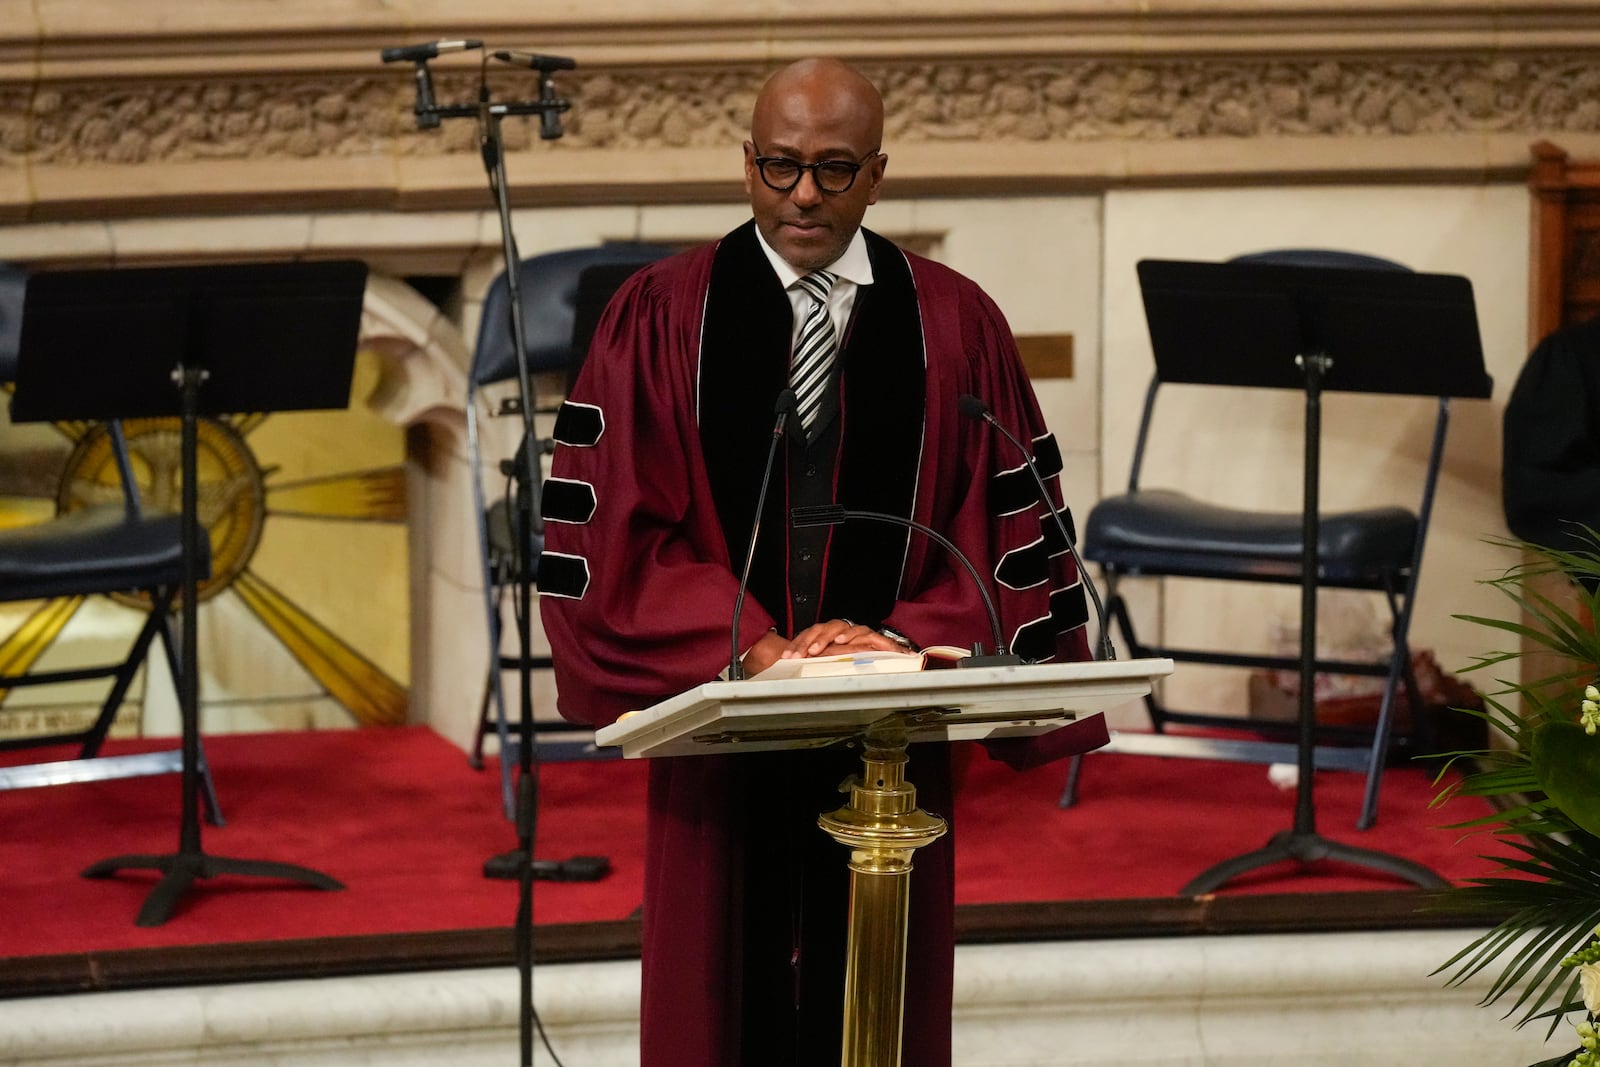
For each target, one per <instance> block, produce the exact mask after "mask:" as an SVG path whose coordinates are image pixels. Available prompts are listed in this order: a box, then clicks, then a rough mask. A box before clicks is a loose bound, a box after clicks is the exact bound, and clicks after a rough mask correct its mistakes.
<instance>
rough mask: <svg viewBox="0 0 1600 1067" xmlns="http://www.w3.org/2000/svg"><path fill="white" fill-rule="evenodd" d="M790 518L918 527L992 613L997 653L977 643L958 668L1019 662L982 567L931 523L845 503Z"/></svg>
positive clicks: (798, 512) (803, 521)
mask: <svg viewBox="0 0 1600 1067" xmlns="http://www.w3.org/2000/svg"><path fill="white" fill-rule="evenodd" d="M789 518H790V521H792V522H793V523H794V524H795V526H797V527H805V526H837V525H838V524H839V523H841V522H846V521H849V520H853V519H860V520H863V521H867V522H883V523H888V524H889V525H891V526H900V527H904V528H905V529H908V530H915V531H917V532H918V533H920V534H922V535H923V536H924V537H926V538H928V539H929V540H931V541H933V542H934V543H935V544H937V545H939V547H941V548H943V549H944V550H945V551H946V552H949V553H950V555H951V556H953V557H954V558H955V560H956V562H957V563H959V564H961V566H962V568H963V569H965V570H966V572H967V574H968V576H970V577H971V578H972V584H973V585H974V586H975V587H976V588H977V590H978V596H979V598H981V599H982V600H983V610H984V611H985V612H987V613H988V615H989V630H990V632H991V633H992V634H993V635H994V649H995V651H994V655H992V656H986V655H984V654H983V646H982V645H981V644H976V643H975V644H974V645H973V646H972V655H970V656H967V657H965V658H963V659H960V660H957V661H956V666H958V667H999V666H1009V665H1012V664H1019V663H1021V662H1022V657H1021V656H1014V655H1012V654H1011V653H1009V652H1007V651H1006V639H1005V631H1003V630H1002V629H1001V628H1000V612H999V611H997V610H996V609H995V606H994V597H992V596H990V595H989V589H988V587H987V586H985V585H984V584H983V578H982V576H981V575H979V574H978V568H977V567H975V566H973V565H972V560H970V559H968V558H967V555H966V553H964V552H962V551H961V549H959V548H957V547H956V544H955V542H954V541H952V540H950V539H949V538H948V537H946V536H945V535H944V534H942V533H940V532H939V531H938V530H935V529H934V528H933V527H931V526H927V525H924V524H923V523H920V522H917V521H916V520H915V519H908V518H905V517H904V516H901V515H891V514H889V513H888V512H885V511H861V510H858V509H855V508H847V507H844V506H843V505H841V504H813V505H809V506H806V507H799V508H795V509H793V510H792V511H790V512H789Z"/></svg>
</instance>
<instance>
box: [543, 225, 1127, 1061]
mask: <svg viewBox="0 0 1600 1067" xmlns="http://www.w3.org/2000/svg"><path fill="white" fill-rule="evenodd" d="M867 236H868V240H869V252H870V254H871V256H872V259H873V270H874V276H875V283H874V285H872V286H868V287H864V288H863V289H862V290H861V291H860V292H859V293H858V296H857V301H856V307H855V309H854V311H853V312H852V320H851V326H850V327H849V328H848V329H847V331H846V337H845V342H844V347H843V350H842V352H841V355H840V373H839V375H838V381H837V382H836V387H837V388H838V389H839V398H840V414H839V416H838V419H839V426H838V427H837V428H836V429H837V433H836V435H835V438H834V440H835V442H836V445H837V452H836V453H834V454H833V455H832V457H831V459H832V461H833V464H834V466H833V474H834V479H833V483H832V484H833V490H834V495H835V496H836V498H837V499H838V500H839V502H840V503H843V504H845V505H846V506H848V507H853V508H865V509H869V510H891V511H895V512H896V513H898V514H901V515H905V516H908V517H910V518H912V519H914V520H916V521H918V522H921V523H923V524H926V525H928V526H931V527H933V528H934V529H936V530H939V531H940V532H941V533H943V534H944V535H945V536H946V537H948V538H950V539H951V540H952V541H954V542H955V543H956V544H957V545H958V546H960V548H961V549H962V551H963V552H964V553H965V554H966V555H967V556H968V557H969V558H970V559H971V560H973V561H974V563H975V564H976V565H977V567H978V569H979V571H980V573H984V574H986V575H988V576H991V577H992V579H993V586H992V591H993V592H994V595H995V599H996V602H997V606H998V610H999V614H1000V617H1001V622H1002V628H1003V631H1004V633H1005V636H1006V640H1007V642H1008V643H1009V644H1010V645H1011V646H1012V648H1013V650H1014V651H1017V652H1019V653H1020V654H1023V655H1024V656H1025V657H1026V658H1028V659H1030V660H1036V661H1037V660H1045V659H1052V658H1061V659H1084V658H1088V653H1087V641H1086V639H1085V633H1086V626H1085V623H1086V619H1087V609H1086V607H1085V601H1084V597H1083V591H1082V588H1081V585H1079V584H1078V576H1077V574H1076V573H1075V571H1074V569H1073V567H1072V564H1071V562H1070V556H1069V555H1067V554H1066V553H1065V550H1064V548H1063V547H1062V546H1061V544H1060V540H1059V534H1058V533H1056V531H1055V527H1054V523H1053V522H1051V521H1049V520H1048V518H1047V515H1046V513H1045V512H1044V510H1043V509H1042V508H1041V507H1040V506H1039V504H1038V501H1037V496H1036V492H1035V487H1034V484H1033V481H1032V477H1031V475H1029V474H1028V472H1027V471H1026V469H1025V468H1024V467H1023V466H1022V462H1021V459H1020V457H1019V456H1017V455H1016V453H1015V450H1014V449H1012V448H1011V446H1010V445H1008V444H1007V443H1006V442H1005V441H1004V439H1003V438H1001V437H1000V436H999V435H997V434H996V433H994V432H993V431H992V429H991V428H989V427H987V426H985V425H983V424H982V423H978V422H973V421H971V420H968V419H966V418H964V417H963V416H962V415H961V414H960V411H959V406H958V398H960V397H961V396H962V395H963V394H968V393H970V394H973V395H975V396H977V397H979V398H980V399H982V400H983V401H984V402H985V403H986V404H987V405H988V406H989V408H990V410H991V411H993V413H994V414H995V416H996V418H997V419H998V420H999V421H1000V422H1001V423H1002V424H1003V425H1005V426H1006V427H1007V428H1008V429H1010V430H1011V431H1012V432H1013V433H1014V434H1016V436H1017V437H1018V438H1020V439H1021V440H1023V441H1025V442H1032V445H1033V448H1034V454H1035V456H1036V457H1037V459H1038V462H1039V464H1040V466H1041V468H1042V470H1043V473H1044V474H1045V476H1046V477H1047V478H1049V477H1051V476H1052V475H1053V474H1054V473H1056V472H1058V471H1059V469H1060V454H1059V451H1058V450H1057V449H1056V446H1055V442H1054V438H1053V437H1051V435H1050V434H1049V433H1048V431H1047V430H1046V429H1045V427H1044V424H1043V420H1042V418H1041V416H1040V414H1039V411H1038V406H1037V403H1036V401H1035V399H1034V396H1033V392H1032V388H1031V386H1030V385H1029V383H1028V380H1027V377H1026V375H1025V373H1024V371H1023V369H1022V365H1021V362H1020V360H1019V358H1018V356H1017V352H1016V348H1015V343H1014V341H1013V340H1012V337H1011V333H1010V330H1009V328H1008V327H1007V325H1006V323H1005V321H1004V319H1003V317H1002V316H1001V314H1000V312H999V310H998V309H997V308H996V307H995V306H994V304H993V302H992V301H990V299H989V298H988V297H987V296H986V295H985V294H984V293H983V292H982V291H981V290H980V289H979V288H978V287H977V286H976V285H974V284H973V283H972V282H970V281H969V280H967V279H965V278H963V277H962V276H960V275H958V274H956V273H955V272H954V271H951V270H949V269H948V268H945V267H943V266H940V265H939V264H936V263H933V262H931V261H929V260H925V259H922V258H919V257H916V256H912V255H910V254H908V253H905V252H903V251H901V250H899V249H897V248H895V247H894V246H893V245H891V244H889V243H888V242H887V241H884V240H883V239H881V238H878V237H876V236H875V235H872V234H870V233H869V234H868V235H867ZM787 309H788V305H787V299H786V298H785V297H784V296H783V293H782V290H781V288H780V286H779V283H778V281H777V278H776V276H775V275H774V274H773V272H772V270H771V267H770V265H768V264H767V263H766V262H765V260H764V259H763V258H761V255H760V252H759V249H758V247H757V245H756V243H755V238H754V232H753V225H752V224H746V226H745V227H742V228H741V229H740V230H737V231H735V232H734V233H733V234H730V235H729V236H728V237H727V238H724V239H723V240H722V241H721V242H718V243H717V244H715V245H710V246H706V247H704V248H700V249H697V250H694V251H691V252H688V253H685V254H683V255H680V256H676V257H673V258H671V259H669V260H665V261H662V262H660V263H657V264H654V265H652V266H650V267H647V268H645V269H644V270H643V271H641V272H640V273H639V274H637V275H635V276H634V277H633V278H632V279H630V281H629V282H628V283H627V284H626V285H625V286H624V287H623V289H622V290H621V292H619V294H618V295H617V297H616V299H614V300H613V301H612V303H611V305H610V306H609V307H608V309H607V311H606V313H605V315H604V317H603V319H602V321H601V323H600V326H599V328H598V330H597V332H596V335H595V338H594V342H593V344H592V346H591V349H590V352H589V355H588V359H587V361H586V363H585V366H584V370H583V372H582V374H581V375H580V377H579V379H578V382H577V384H576V386H575V387H574V390H573V393H572V396H571V397H570V398H569V399H568V401H567V403H566V404H565V405H563V408H562V410H561V412H560V414H559V415H558V418H557V426H556V430H555V435H554V436H555V438H556V440H557V449H556V453H555V459H554V464H553V471H552V477H551V479H550V480H549V481H548V482H547V485H546V490H545V494H544V515H545V519H546V549H545V553H544V555H543V556H542V557H541V561H540V571H539V586H540V592H541V598H540V603H541V612H542V617H543V621H544V625H545V629H546V632H547V634H548V636H549V639H550V643H551V649H552V658H553V661H554V663H555V671H556V680H557V690H558V694H559V696H558V699H559V706H560V711H561V713H562V714H563V715H564V716H565V717H567V718H568V719H571V720H573V721H577V722H584V723H590V724H594V725H604V724H606V723H610V722H612V721H614V720H615V719H616V718H617V717H618V716H619V715H620V714H622V713H623V712H626V711H630V710H636V709H639V708H643V707H646V706H648V705H650V704H653V703H655V702H657V701H659V700H661V699H664V698H666V697H668V696H671V695H673V694H676V693H679V692H681V691H683V690H685V689H689V688H692V687H694V686H696V685H699V684H701V683H703V682H706V681H709V680H711V679H713V678H715V677H717V675H718V674H719V673H720V672H721V671H722V670H723V669H725V668H726V666H727V664H728V661H729V658H730V652H731V646H732V643H733V642H732V638H731V634H730V626H731V619H732V614H733V605H734V600H735V598H736V595H737V592H738V584H739V583H738V576H737V573H736V568H735V565H734V563H733V562H732V561H733V560H736V559H737V560H739V561H740V562H741V563H742V560H743V552H744V547H745V545H746V544H747V543H748V537H749V526H750V520H751V519H752V518H753V517H754V496H755V494H756V489H757V487H758V485H759V481H760V471H761V467H762V465H763V464H764V461H765V458H766V448H767V442H768V441H769V440H770V435H771V428H772V422H773V414H772V412H773V401H774V399H775V397H776V395H777V392H778V390H779V389H781V388H782V386H783V385H784V383H785V382H786V380H787V375H788V366H787V358H788V338H789V334H790V329H791V325H790V318H789V312H788V310H787ZM788 447H789V448H790V449H791V450H793V449H794V448H797V447H801V446H799V445H796V444H793V443H791V444H789V445H788ZM792 458H793V457H792V456H791V459H792ZM787 466H788V469H789V470H790V471H791V473H792V472H793V471H794V470H795V469H796V467H795V465H794V464H793V463H792V462H791V463H789V464H787ZM783 481H784V479H783V471H782V469H780V471H779V474H778V476H777V477H775V479H774V490H773V493H772V499H769V501H768V511H767V512H766V513H765V517H764V520H763V533H762V535H761V537H760V539H759V540H758V563H757V568H756V574H757V577H756V579H755V580H754V581H753V582H752V595H751V596H750V597H749V598H748V599H747V600H746V602H745V606H744V613H743V617H742V621H741V626H740V633H739V637H738V644H739V648H740V649H744V648H748V647H749V646H750V645H752V644H753V643H754V642H755V641H756V640H757V639H758V638H760V637H761V636H762V635H763V634H765V633H766V632H767V631H768V630H769V629H773V628H776V629H778V630H779V631H780V632H782V633H785V634H788V633H791V632H792V628H791V627H792V624H793V622H794V618H793V616H792V615H791V614H790V611H789V607H788V605H787V604H786V603H785V597H784V592H785V590H786V585H785V582H786V575H787V573H788V572H787V569H786V568H787V560H786V557H785V548H784V545H785V537H786V536H787V533H786V531H785V530H784V524H783V523H782V516H783V513H784V510H785V509H786V507H787V506H788V504H787V500H786V496H785V489H786V487H785V486H783V485H782V483H783ZM769 520H771V521H769ZM829 538H830V539H829V544H828V556H827V559H828V564H827V568H826V575H825V578H824V595H823V597H822V614H821V616H820V617H822V618H833V617H848V618H852V619H855V620H856V621H858V622H868V623H869V624H871V625H883V626H887V627H889V628H892V629H893V630H894V631H896V632H898V633H901V634H904V635H906V636H908V637H909V638H910V639H911V640H913V641H914V642H916V643H918V644H920V645H930V644H954V645H961V646H966V647H970V646H971V645H972V644H973V642H974V641H981V642H983V643H984V644H985V646H992V639H991V637H990V627H989V624H988V616H987V613H986V612H985V610H984V607H983V604H982V600H981V598H980V595H979V594H978V592H977V590H976V589H975V588H974V587H973V584H972V581H971V579H970V577H969V576H968V575H967V573H966V572H965V570H964V569H962V568H961V566H960V565H959V564H958V563H956V562H954V561H953V560H952V559H951V558H950V556H949V554H948V553H947V552H946V551H945V550H943V549H942V548H940V547H939V546H938V545H937V544H935V543H933V542H931V541H930V540H928V539H925V538H914V537H909V536H904V534H903V531H899V530H897V529H894V528H888V531H887V538H886V537H885V534H884V532H883V531H881V530H880V531H878V532H877V533H876V534H875V535H872V536H867V535H865V534H863V533H860V532H857V531H850V530H847V529H846V528H844V527H838V528H835V532H834V533H832V534H830V535H829ZM864 588H866V589H868V592H866V593H862V592H860V590H862V589H864ZM872 590H877V591H876V592H873V591H872ZM874 597H876V599H874ZM1104 739H1105V732H1104V726H1103V724H1102V723H1101V722H1100V720H1099V719H1098V718H1097V719H1094V720H1091V721H1089V722H1086V723H1082V724H1077V725H1075V726H1072V727H1067V728H1065V729H1061V730H1057V731H1054V732H1052V733H1051V734H1047V735H1045V736H1044V737H1042V738H1038V739H1035V740H1033V741H1029V742H1014V741H1013V742H1005V743H1002V744H995V745H991V746H989V747H990V751H991V754H993V755H995V756H997V757H998V758H1002V759H1005V760H1006V761H1007V762H1008V763H1010V764H1012V765H1013V766H1019V767H1021V766H1031V765H1035V764H1037V763H1041V762H1044V761H1046V760H1048V759H1052V758H1056V757H1058V756H1061V755H1065V754H1068V753H1072V752H1078V751H1084V750H1087V749H1089V748H1093V747H1095V746H1096V745H1098V744H1101V743H1103V742H1104ZM856 766H858V763H856V761H855V758H854V757H853V756H849V755H848V754H841V753H837V752H835V753H823V754H817V753H805V754H789V753H778V754H771V758H770V759H768V758H766V757H765V756H762V757H751V756H739V757H731V756H705V757H684V758H678V759H662V760H655V761H653V763H652V766H651V776H650V788H649V813H648V830H647V845H646V847H647V856H646V874H645V901H644V912H643V915H644V919H643V922H644V947H643V955H644V991H643V1005H642V1029H643V1034H642V1053H643V1055H642V1063H643V1067H739V1065H744V1064H762V1065H763V1067H765V1065H772V1064H789V1063H795V1064H805V1065H807V1067H809V1065H811V1064H814V1063H825V1062H832V1061H833V1059H835V1058H836V1057H837V1055H838V1044H837V1042H838V1036H837V1035H838V1018H837V1017H838V1015H839V1013H840V1009H839V1007H838V1006H837V1005H838V1003H839V993H838V989H839V988H840V984H839V982H840V977H839V975H838V974H836V973H835V972H836V971H838V969H839V966H840V965H841V964H842V952H843V929H842V925H843V915H844V900H843V896H844V888H845V886H846V885H847V881H846V879H847V873H846V871H845V864H844V860H845V853H844V850H843V849H842V848H841V847H840V846H838V845H837V844H835V843H833V842H832V841H831V840H830V839H828V838H827V837H826V835H824V834H823V833H822V831H820V830H819V829H817V827H816V822H815V820H816V815H817V814H818V813H819V812H821V811H823V810H827V809H830V808H833V807H837V806H838V804H839V803H841V802H842V800H841V799H840V797H839V795H838V794H837V792H836V791H835V789H836V786H837V785H838V783H839V781H840V779H841V777H842V776H843V774H844V773H848V772H849V771H850V770H853V769H854V768H855V767H856ZM909 775H910V778H911V780H912V781H913V783H914V784H916V785H917V787H918V790H919V801H920V802H921V804H922V806H923V807H924V808H925V809H927V810H930V811H936V812H938V813H940V814H943V815H946V816H947V817H948V816H949V815H950V814H951V806H950V799H951V798H950V786H949V778H950V774H949V757H948V753H947V752H946V751H945V750H944V749H942V748H940V747H938V746H918V747H916V748H914V749H913V750H912V753H911V765H910V771H909ZM775 793H776V794H777V795H778V796H779V800H778V801H777V802H776V803H774V802H773V801H772V799H771V798H772V797H773V796H774V794H775ZM774 821H785V822H786V824H787V826H788V828H787V829H786V830H785V831H784V832H783V833H782V834H780V835H777V836H776V837H775V836H774V835H773V834H772V833H771V827H772V825H773V823H774ZM951 829H952V833H951V834H947V835H946V836H945V837H944V838H943V839H941V840H940V841H939V842H937V843H935V844H934V845H931V846H929V847H927V848H924V849H922V850H919V852H918V854H917V858H916V868H915V872H914V874H913V877H912V894H911V896H912V899H911V919H910V935H909V942H908V944H909V960H908V966H907V996H906V1007H907V1012H906V1022H905V1046H904V1048H905V1054H904V1062H905V1063H906V1064H908V1067H909V1065H914V1067H948V1064H949V1062H950V1029H949V1027H950V1008H951V977H952V966H953V954H954V950H953V930H952V919H953V909H954V868H953V841H952V839H953V831H954V826H953V824H952V827H951ZM818 897H826V898H827V907H828V908H831V909H833V913H834V915H829V913H828V912H827V911H826V910H824V912H822V913H821V914H823V915H827V916H828V917H827V918H826V919H819V918H817V914H818V913H816V912H814V911H813V910H812V909H813V908H814V907H816V906H817V904H816V898H818ZM835 917H836V919H837V921H835ZM818 928H825V929H822V930H820V931H819V929H818ZM757 1001H760V1003H757ZM768 1002H777V1003H775V1004H769V1003H768ZM819 1003H822V1004H825V1005H826V1006H825V1007H824V1008H822V1009H819V1008H818V1004H819ZM819 1011H820V1012H821V1014H822V1015H823V1016H826V1015H831V1016H832V1018H831V1020H829V1019H826V1018H823V1019H822V1022H821V1023H820V1024H819V1023H818V1019H819V1017H821V1016H819ZM830 1022H831V1028H830V1025H829V1024H830ZM819 1033H820V1034H821V1035H822V1036H821V1037H820V1038H819V1037H818V1034H819ZM830 1045H831V1049H830ZM830 1051H831V1055H830ZM819 1057H821V1058H819Z"/></svg>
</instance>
